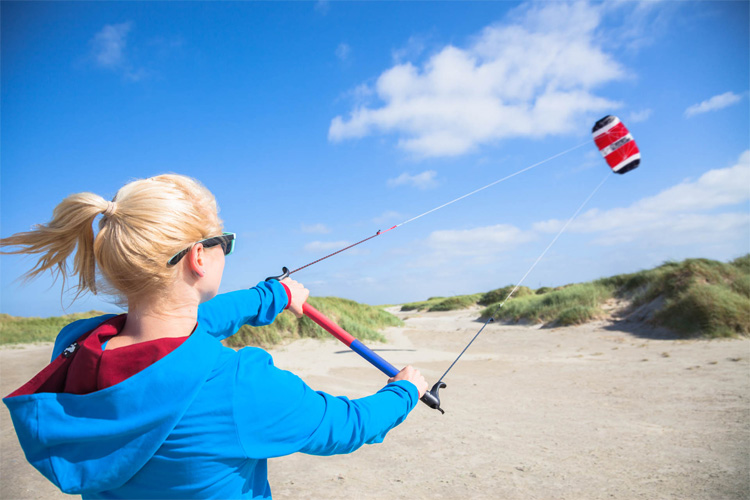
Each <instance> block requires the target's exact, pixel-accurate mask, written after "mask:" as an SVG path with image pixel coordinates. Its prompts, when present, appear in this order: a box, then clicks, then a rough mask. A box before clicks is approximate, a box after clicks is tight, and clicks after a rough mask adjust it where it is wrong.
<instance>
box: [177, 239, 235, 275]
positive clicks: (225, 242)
mask: <svg viewBox="0 0 750 500" xmlns="http://www.w3.org/2000/svg"><path fill="white" fill-rule="evenodd" d="M235 237H236V236H235V234H234V233H224V234H222V235H221V236H213V237H211V238H206V239H205V240H200V241H198V242H197V243H201V244H203V248H211V247H215V246H216V245H221V248H222V250H224V255H229V254H230V253H232V252H234V242H235ZM191 248H193V246H192V245H191V246H189V247H187V248H186V249H185V250H182V251H180V252H177V253H176V254H174V255H173V256H172V257H171V258H170V259H169V260H168V261H167V267H172V266H174V265H175V264H177V263H178V262H180V259H182V258H183V257H184V256H185V255H187V253H188V252H189V251H190V249H191Z"/></svg>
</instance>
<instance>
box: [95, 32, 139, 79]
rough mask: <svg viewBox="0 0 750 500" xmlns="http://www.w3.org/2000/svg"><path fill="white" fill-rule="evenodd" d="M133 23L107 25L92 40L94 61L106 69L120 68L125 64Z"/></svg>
mask: <svg viewBox="0 0 750 500" xmlns="http://www.w3.org/2000/svg"><path fill="white" fill-rule="evenodd" d="M132 27H133V24H132V23H131V22H126V23H120V24H107V25H105V26H104V28H102V29H101V31H99V33H97V34H96V35H94V38H93V40H91V45H92V50H93V55H94V60H95V61H96V63H97V64H98V65H99V66H101V67H104V68H115V67H119V66H121V65H122V64H124V62H125V57H124V52H125V47H126V46H127V42H128V40H127V38H128V33H129V32H130V29H131V28H132Z"/></svg>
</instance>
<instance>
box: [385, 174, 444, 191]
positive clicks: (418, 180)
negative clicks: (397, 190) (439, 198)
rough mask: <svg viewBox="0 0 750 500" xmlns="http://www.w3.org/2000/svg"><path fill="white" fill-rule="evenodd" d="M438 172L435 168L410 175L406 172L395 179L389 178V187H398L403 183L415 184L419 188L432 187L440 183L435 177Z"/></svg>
mask: <svg viewBox="0 0 750 500" xmlns="http://www.w3.org/2000/svg"><path fill="white" fill-rule="evenodd" d="M436 176H437V172H435V171H434V170H426V171H424V172H422V173H421V174H416V175H409V174H407V173H406V172H404V173H403V174H401V175H399V176H398V177H396V178H394V179H388V186H389V187H397V186H403V185H409V186H414V187H416V188H418V189H430V188H434V187H436V186H437V185H438V183H437V181H436V180H435V177H436Z"/></svg>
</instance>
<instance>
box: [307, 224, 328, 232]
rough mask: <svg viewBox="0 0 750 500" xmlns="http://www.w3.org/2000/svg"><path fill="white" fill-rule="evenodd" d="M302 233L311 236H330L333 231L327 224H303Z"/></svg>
mask: <svg viewBox="0 0 750 500" xmlns="http://www.w3.org/2000/svg"><path fill="white" fill-rule="evenodd" d="M302 232H303V233H310V234H328V233H330V232H331V229H330V228H329V227H328V226H326V225H325V224H302Z"/></svg>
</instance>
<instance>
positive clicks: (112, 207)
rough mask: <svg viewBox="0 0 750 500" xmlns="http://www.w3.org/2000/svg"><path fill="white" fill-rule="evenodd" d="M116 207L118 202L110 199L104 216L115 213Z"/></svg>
mask: <svg viewBox="0 0 750 500" xmlns="http://www.w3.org/2000/svg"><path fill="white" fill-rule="evenodd" d="M116 209H117V203H115V202H114V201H108V202H107V208H105V209H104V212H103V214H104V217H111V216H112V215H113V214H114V213H115V210H116Z"/></svg>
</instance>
